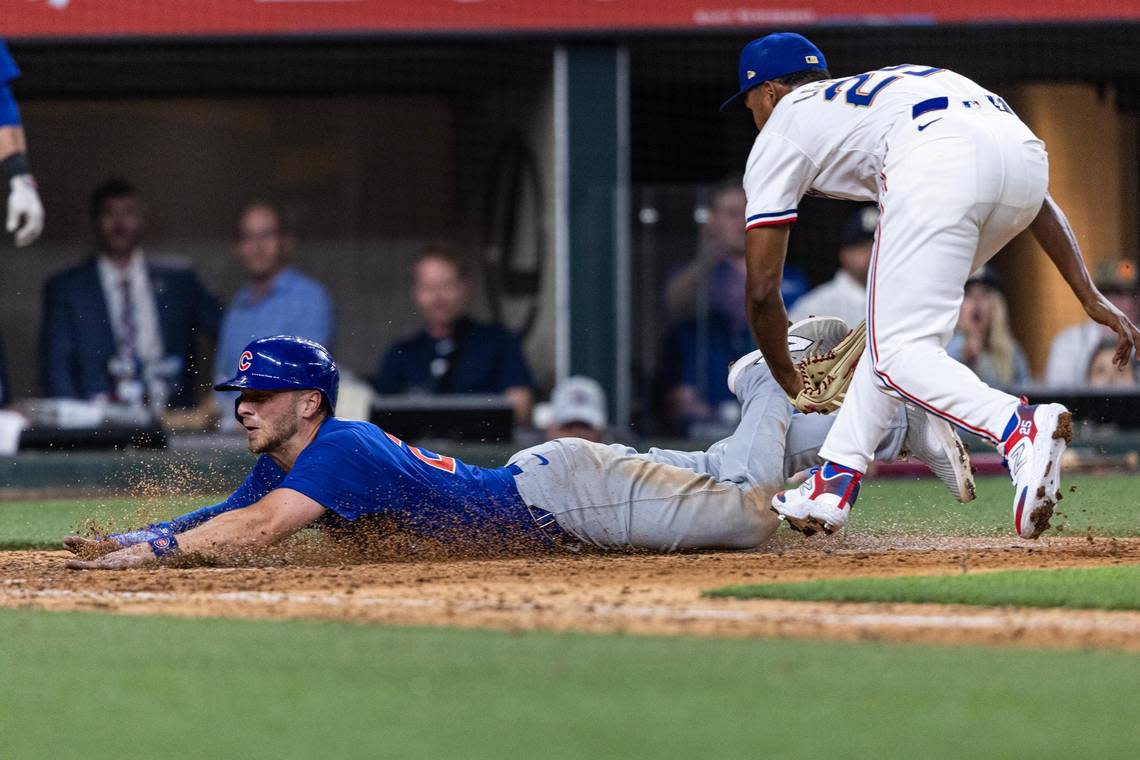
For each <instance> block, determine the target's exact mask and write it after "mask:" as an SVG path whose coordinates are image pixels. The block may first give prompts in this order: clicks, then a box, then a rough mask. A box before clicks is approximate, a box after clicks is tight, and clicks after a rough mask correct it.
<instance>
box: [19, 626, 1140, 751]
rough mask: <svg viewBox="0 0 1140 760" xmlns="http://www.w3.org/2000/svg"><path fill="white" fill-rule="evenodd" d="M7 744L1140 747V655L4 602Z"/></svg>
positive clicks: (156, 747)
mask: <svg viewBox="0 0 1140 760" xmlns="http://www.w3.org/2000/svg"><path fill="white" fill-rule="evenodd" d="M0 642H3V646H0V673H3V683H4V688H3V689H0V756H3V757H12V758H22V759H24V758H33V759H34V758H56V757H84V758H87V759H88V760H98V758H114V759H115V760H124V759H125V758H133V757H140V758H151V757H156V756H162V757H216V758H222V757H233V758H236V757H241V758H260V757H266V758H270V757H271V758H338V759H340V758H358V757H359V758H388V757H392V758H396V757H399V758H465V759H466V758H471V759H478V758H494V759H495V760H501V758H513V757H519V758H531V757H534V758H550V759H552V760H558V759H559V758H616V757H645V758H654V759H655V760H661V759H664V758H685V760H692V759H693V758H705V757H715V758H756V757H768V756H771V757H781V758H797V757H837V758H838V757H876V758H914V757H923V758H924V760H936V759H937V758H959V757H963V756H976V757H985V758H987V759H989V758H1015V757H1033V758H1036V759H1037V760H1043V759H1045V758H1072V757H1096V758H1133V757H1136V756H1137V753H1138V752H1140V733H1138V732H1140V729H1138V728H1137V724H1136V720H1135V712H1134V711H1133V710H1131V709H1129V708H1127V707H1126V706H1127V705H1133V704H1136V703H1137V701H1140V656H1136V655H1129V654H1123V653H1112V652H1038V651H1032V650H1020V649H1019V650H1001V649H983V648H976V649H966V648H950V647H947V648H933V647H919V646H897V645H896V646H885V645H879V644H867V643H825V642H793V641H776V640H759V641H755V640H754V641H741V640H729V641H721V640H704V639H686V638H657V637H623V636H618V635H611V636H591V635H580V634H551V633H524V634H510V633H504V632H494V631H464V630H442V629H410V628H406V629H391V628H382V627H374V626H357V625H352V624H338V623H324V622H309V621H292V622H280V621H279V622H267V621H243V620H221V619H197V620H194V619H176V618H141V617H127V616H113V615H103V614H96V613H87V614H83V613H46V612H32V611H16V610H0Z"/></svg>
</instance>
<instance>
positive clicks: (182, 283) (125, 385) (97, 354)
mask: <svg viewBox="0 0 1140 760" xmlns="http://www.w3.org/2000/svg"><path fill="white" fill-rule="evenodd" d="M91 220H92V225H93V227H94V232H95V242H96V246H97V250H96V255H95V256H94V257H92V258H90V259H88V260H87V261H84V262H82V263H80V264H78V265H76V266H74V267H72V268H70V269H67V270H64V271H63V272H60V273H59V274H57V275H55V276H53V277H52V278H51V279H50V280H48V283H47V285H46V286H45V287H44V308H43V327H42V332H41V334H40V362H41V363H40V375H41V382H42V384H43V391H44V393H45V395H47V396H53V397H67V398H107V399H111V400H116V401H124V402H128V403H140V402H145V403H149V404H150V405H151V406H152V407H161V406H172V407H187V406H191V405H193V404H194V375H193V369H194V367H193V360H194V356H195V347H194V341H195V338H196V337H197V336H198V335H205V336H208V337H209V338H211V339H214V338H216V337H217V331H218V322H219V320H220V318H221V308H220V306H219V304H218V301H217V300H216V299H215V298H214V297H213V296H212V295H210V293H208V292H207V291H206V289H205V287H204V286H203V285H202V283H201V281H200V280H199V279H198V276H197V275H196V274H195V273H194V272H193V270H191V269H190V268H189V266H187V265H184V264H182V265H179V264H172V263H166V262H163V263H160V262H158V261H154V260H148V259H147V257H146V256H145V255H144V254H143V251H142V248H141V246H140V241H141V239H142V232H143V222H144V218H143V207H142V202H141V200H140V199H139V197H138V193H137V192H136V191H135V189H134V187H132V186H131V184H130V183H128V182H127V181H126V180H122V179H111V180H107V181H106V182H104V183H103V184H102V185H100V186H99V187H97V188H96V189H95V191H94V193H92V196H91Z"/></svg>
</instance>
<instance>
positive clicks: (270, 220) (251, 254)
mask: <svg viewBox="0 0 1140 760" xmlns="http://www.w3.org/2000/svg"><path fill="white" fill-rule="evenodd" d="M234 248H235V251H236V252H237V256H238V259H240V260H241V265H242V267H243V268H244V269H245V272H246V274H247V275H248V276H249V277H250V278H251V279H253V280H257V281H266V280H270V279H272V278H273V277H274V276H275V275H276V274H277V273H278V272H280V271H281V270H282V269H283V268H284V267H285V264H286V263H287V262H288V259H289V255H290V254H291V253H292V251H293V238H292V236H291V235H288V234H287V233H283V232H282V231H281V223H280V219H278V217H277V212H276V211H274V210H273V209H272V208H270V207H269V206H251V207H250V208H248V209H246V211H245V213H243V214H242V215H241V219H240V220H239V221H238V239H237V244H236V245H235V246H234Z"/></svg>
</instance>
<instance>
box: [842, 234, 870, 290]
mask: <svg viewBox="0 0 1140 760" xmlns="http://www.w3.org/2000/svg"><path fill="white" fill-rule="evenodd" d="M874 249H875V243H874V241H871V240H868V241H867V242H866V243H856V244H855V245H845V246H843V247H842V248H840V249H839V266H841V267H843V271H844V272H846V273H847V274H849V275H851V277H852V278H853V279H854V280H855V281H856V282H867V270H868V269H870V267H871V251H873V250H874Z"/></svg>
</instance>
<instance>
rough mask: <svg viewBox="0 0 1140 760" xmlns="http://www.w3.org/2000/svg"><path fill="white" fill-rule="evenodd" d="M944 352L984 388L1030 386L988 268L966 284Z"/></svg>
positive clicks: (998, 288)
mask: <svg viewBox="0 0 1140 760" xmlns="http://www.w3.org/2000/svg"><path fill="white" fill-rule="evenodd" d="M946 351H947V353H949V354H950V356H951V357H953V358H954V359H956V360H958V361H960V362H961V363H962V364H965V365H966V366H967V367H969V368H970V369H971V370H973V371H974V374H976V375H977V376H978V377H979V378H981V380H982V382H984V383H986V384H987V385H991V386H993V387H995V388H1003V389H1017V388H1021V387H1023V386H1025V385H1027V384H1028V383H1029V379H1030V378H1029V363H1028V362H1027V361H1026V359H1025V353H1024V352H1023V351H1022V350H1021V346H1019V345H1018V344H1017V341H1016V340H1014V338H1013V333H1012V332H1011V331H1010V329H1009V309H1008V307H1007V306H1006V303H1005V296H1003V295H1002V292H1001V282H1000V280H998V277H997V274H996V273H995V272H993V271H992V270H990V269H989V268H988V267H984V268H982V269H981V270H980V271H978V272H976V273H975V274H974V275H973V276H972V277H971V278H970V279H969V280H967V281H966V294H965V297H964V298H963V299H962V310H961V312H960V313H959V316H958V326H957V328H955V330H954V337H953V338H951V339H950V345H949V346H947V347H946Z"/></svg>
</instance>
